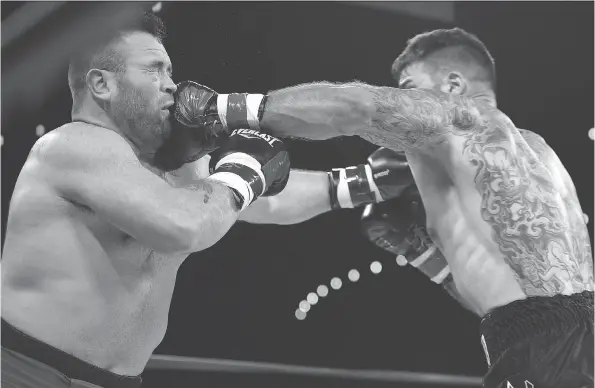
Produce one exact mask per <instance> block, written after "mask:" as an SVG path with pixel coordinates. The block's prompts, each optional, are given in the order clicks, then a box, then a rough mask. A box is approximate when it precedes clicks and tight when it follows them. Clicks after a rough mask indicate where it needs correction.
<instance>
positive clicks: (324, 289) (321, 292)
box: [316, 285, 328, 298]
mask: <svg viewBox="0 0 595 388" xmlns="http://www.w3.org/2000/svg"><path fill="white" fill-rule="evenodd" d="M316 293H317V294H318V296H320V297H322V298H324V297H325V296H327V295H328V287H327V286H325V285H321V286H318V288H317V289H316Z"/></svg>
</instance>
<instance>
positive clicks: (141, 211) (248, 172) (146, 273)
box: [2, 16, 412, 388]
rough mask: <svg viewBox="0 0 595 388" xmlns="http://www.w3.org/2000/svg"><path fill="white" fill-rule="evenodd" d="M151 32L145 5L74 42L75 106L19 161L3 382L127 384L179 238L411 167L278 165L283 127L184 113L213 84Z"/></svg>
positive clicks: (154, 27) (393, 186) (378, 189)
mask: <svg viewBox="0 0 595 388" xmlns="http://www.w3.org/2000/svg"><path fill="white" fill-rule="evenodd" d="M163 33H164V28H163V25H162V23H161V21H160V20H159V19H158V18H156V17H154V16H147V17H145V18H143V22H142V23H140V25H138V26H134V28H130V29H126V30H124V31H119V32H118V33H116V34H114V36H113V37H112V39H110V40H109V41H107V42H104V43H103V44H101V45H97V46H93V47H90V48H89V50H87V52H84V53H80V55H77V57H75V58H73V60H72V61H71V64H70V69H69V77H68V78H69V85H70V88H71V91H72V97H73V108H72V119H73V121H72V122H71V123H69V124H66V125H64V126H62V127H60V128H57V129H55V130H53V131H52V132H50V133H48V134H47V135H45V136H43V137H42V138H40V139H39V140H38V141H37V142H36V144H35V145H34V146H33V148H32V150H31V152H30V154H29V156H28V159H27V161H26V163H25V165H24V167H23V169H22V171H21V173H20V175H19V178H18V181H17V183H16V186H15V189H14V193H13V196H12V200H11V204H10V209H9V217H8V226H7V232H6V240H5V245H4V257H3V263H2V286H3V287H2V385H3V386H4V385H6V386H11V387H19V388H21V387H22V388H33V387H35V388H43V387H79V386H80V387H91V386H94V387H96V386H100V387H138V386H139V385H140V383H141V378H140V374H141V372H142V371H143V369H144V367H145V365H146V363H147V361H148V359H149V357H150V355H151V353H152V352H153V350H154V349H155V348H156V347H157V345H158V344H159V343H160V341H161V340H162V338H163V336H164V334H165V330H166V326H167V317H168V310H169V306H170V302H171V297H172V292H173V289H174V283H175V278H176V273H177V270H178V268H179V267H180V265H181V264H182V262H183V261H184V259H185V258H186V257H187V256H188V255H189V254H190V253H192V252H198V251H201V250H203V249H206V248H208V247H210V246H212V245H213V244H215V243H216V242H217V241H218V240H219V239H220V238H221V237H222V236H223V235H225V233H226V232H227V231H228V230H229V229H230V228H231V226H232V225H233V224H234V223H235V222H236V220H238V219H241V220H244V221H248V222H266V223H278V224H284V223H296V222H301V221H303V220H305V219H308V218H311V217H313V216H315V215H317V214H320V213H322V212H325V211H329V210H331V209H332V208H351V207H355V206H359V205H362V204H365V203H371V202H377V201H380V200H383V199H386V198H390V197H392V196H395V195H398V194H399V190H402V189H403V188H404V187H406V186H407V185H409V184H410V183H411V182H412V177H411V174H410V172H409V170H408V168H406V164H405V161H404V157H402V156H397V157H394V156H393V155H391V154H390V153H389V154H388V155H383V153H382V152H378V153H375V154H373V155H371V157H370V158H369V161H368V163H366V164H362V165H360V166H355V167H352V168H347V169H337V170H334V171H332V172H329V173H326V172H315V171H292V172H291V174H290V171H289V158H288V155H287V152H286V151H285V148H284V145H283V143H282V142H281V141H280V140H278V139H276V138H274V137H272V136H270V135H267V134H262V133H260V132H258V131H254V130H250V127H249V123H248V122H244V123H243V125H242V126H239V127H237V128H235V129H236V130H235V131H231V130H230V131H224V132H221V131H219V130H220V129H221V127H220V126H211V125H209V123H208V120H207V117H206V116H201V115H198V114H196V113H197V112H196V111H194V110H193V108H194V106H195V104H196V103H197V102H199V101H201V98H203V97H209V96H210V95H209V93H206V94H201V95H197V94H196V92H201V93H202V92H203V91H202V90H199V89H197V88H196V87H194V84H193V83H188V82H185V83H182V84H179V85H176V84H174V83H173V81H172V79H171V76H172V75H171V62H170V59H169V57H168V55H167V52H166V50H165V48H164V47H163V44H162V40H161V39H162V36H163ZM232 100H233V99H231V100H230V101H229V102H230V107H229V109H228V112H229V113H230V114H233V108H234V105H233V104H231V103H232V102H233V101H232ZM253 119H254V117H252V120H253ZM228 129H229V128H228ZM214 150H216V152H213V151H214ZM207 154H210V155H207ZM209 160H210V164H211V167H210V170H211V171H209V167H208V165H209ZM403 167H405V168H403ZM375 176H376V177H375ZM284 188H285V190H283V189H284ZM281 191H282V193H283V195H282V196H281V197H279V198H278V199H276V198H275V197H274V196H273V195H276V194H279V192H281ZM273 199H275V200H273Z"/></svg>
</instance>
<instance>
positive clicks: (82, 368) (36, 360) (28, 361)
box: [1, 319, 142, 388]
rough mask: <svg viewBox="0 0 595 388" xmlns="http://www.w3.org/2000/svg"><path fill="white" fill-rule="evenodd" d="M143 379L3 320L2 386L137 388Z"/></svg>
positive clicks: (9, 387)
mask: <svg viewBox="0 0 595 388" xmlns="http://www.w3.org/2000/svg"><path fill="white" fill-rule="evenodd" d="M141 382H142V380H141V377H140V376H134V377H133V376H121V375H117V374H115V373H112V372H110V371H107V370H105V369H101V368H98V367H96V366H94V365H91V364H89V363H86V362H85V361H82V360H81V359H79V358H76V357H74V356H72V355H70V354H68V353H65V352H63V351H61V350H59V349H56V348H54V347H53V346H50V345H48V344H46V343H44V342H41V341H39V340H37V339H35V338H33V337H30V336H28V335H26V334H24V333H23V332H21V331H19V330H18V329H16V328H15V327H14V326H12V325H10V324H9V323H7V322H6V321H5V320H4V319H2V384H1V385H2V387H6V388H70V387H79V388H83V387H84V388H99V387H102V388H138V387H140V385H141Z"/></svg>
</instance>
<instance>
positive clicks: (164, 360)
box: [147, 354, 482, 387]
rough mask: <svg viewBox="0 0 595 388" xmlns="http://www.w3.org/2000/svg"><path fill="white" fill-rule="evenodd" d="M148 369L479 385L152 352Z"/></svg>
mask: <svg viewBox="0 0 595 388" xmlns="http://www.w3.org/2000/svg"><path fill="white" fill-rule="evenodd" d="M147 369H149V370H183V371H203V372H226V373H276V374H290V375H300V376H318V377H334V378H347V379H354V380H375V381H386V382H401V383H423V384H440V385H449V386H457V387H481V382H482V379H481V377H472V376H457V375H446V374H439V373H418V372H406V371H388V370H372V369H341V368H323V367H312V366H298V365H287V364H275V363H268V362H254V361H237V360H222V359H213V358H197V357H183V356H170V355H163V354H156V355H153V356H152V357H151V359H150V360H149V363H148V364H147Z"/></svg>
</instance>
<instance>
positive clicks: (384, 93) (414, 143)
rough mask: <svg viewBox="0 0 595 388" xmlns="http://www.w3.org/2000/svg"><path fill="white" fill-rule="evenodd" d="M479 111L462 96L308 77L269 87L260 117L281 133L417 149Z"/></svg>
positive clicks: (463, 125)
mask: <svg viewBox="0 0 595 388" xmlns="http://www.w3.org/2000/svg"><path fill="white" fill-rule="evenodd" d="M477 117H479V114H478V112H477V109H476V108H475V106H474V104H473V103H472V102H471V101H470V100H468V99H466V98H464V97H461V96H456V95H451V94H444V93H439V92H435V91H431V90H419V89H408V90H405V89H396V88H390V87H376V86H371V85H367V84H364V83H349V84H332V83H326V82H324V83H322V82H321V83H312V84H305V85H299V86H295V87H290V88H286V89H281V90H277V91H274V92H271V93H270V94H269V95H268V99H267V102H266V107H265V109H264V112H263V116H262V119H261V121H260V127H261V128H262V129H264V130H265V131H269V132H271V133H272V134H274V135H276V136H280V137H295V138H303V139H312V140H323V139H328V138H332V137H337V136H352V135H358V136H360V137H362V138H364V139H366V140H368V141H370V142H372V143H374V144H377V145H379V146H384V147H387V148H391V149H405V150H407V149H418V148H421V147H424V146H426V145H428V144H432V143H434V142H436V141H439V140H440V139H441V138H442V137H443V135H445V134H446V133H449V132H452V131H456V130H468V129H469V128H471V127H473V126H474V125H476V120H477Z"/></svg>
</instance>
